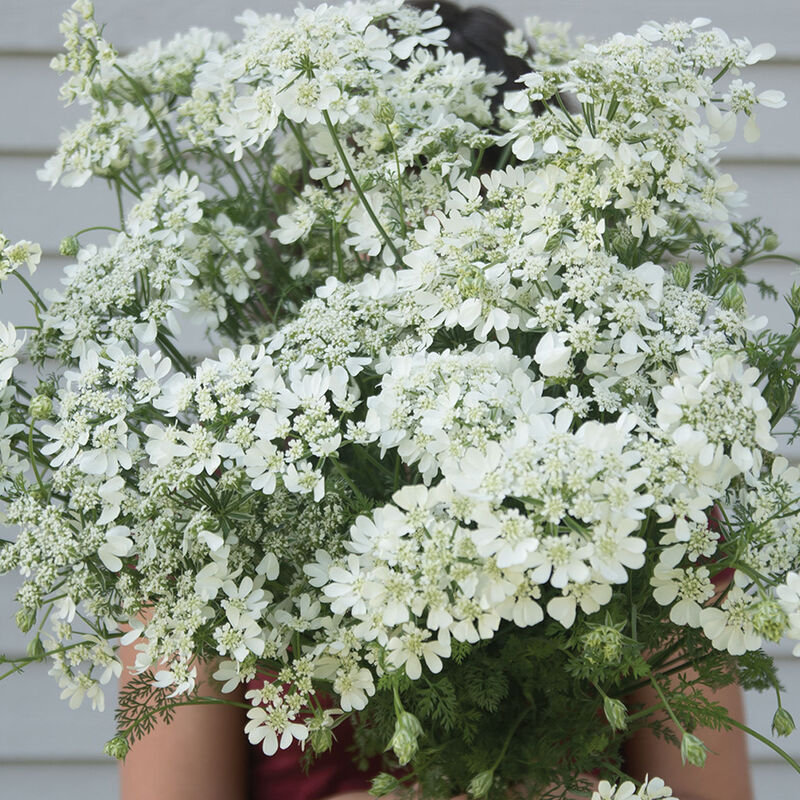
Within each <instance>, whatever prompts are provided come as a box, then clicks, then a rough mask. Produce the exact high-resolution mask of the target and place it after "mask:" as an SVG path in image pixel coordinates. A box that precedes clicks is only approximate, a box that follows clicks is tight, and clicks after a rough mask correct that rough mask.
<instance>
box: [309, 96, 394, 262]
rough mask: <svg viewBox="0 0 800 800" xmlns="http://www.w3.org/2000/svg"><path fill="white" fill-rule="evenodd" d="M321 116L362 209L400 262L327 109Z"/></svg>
mask: <svg viewBox="0 0 800 800" xmlns="http://www.w3.org/2000/svg"><path fill="white" fill-rule="evenodd" d="M322 116H323V117H324V118H325V124H326V125H327V126H328V131H329V132H330V134H331V137H332V138H333V143H334V145H335V146H336V151H337V152H338V153H339V158H340V159H341V160H342V164H344V168H345V171H346V172H347V175H348V177H349V178H350V183H351V184H352V185H353V188H354V189H355V190H356V194H357V195H358V199H359V200H361V204H362V205H363V206H364V210H365V211H366V212H367V214H368V215H369V218H370V219H371V220H372V224H373V225H374V226H375V227H376V228H377V229H378V233H380V235H381V237H382V238H383V241H384V242H386V245H387V247H388V248H389V249H390V250H391V251H392V253H393V254H394V257H395V259H396V260H397V263H398V264H400V263H402V258H401V257H400V251H399V250H398V249H397V247H395V244H394V242H393V241H392V240H391V239H390V238H389V234H387V233H386V231H385V230H384V228H383V225H381V223H380V220H379V219H378V217H377V215H376V214H375V212H374V211H373V210H372V206H371V205H370V204H369V202H368V201H367V197H366V195H365V194H364V190H363V189H362V188H361V184H360V183H359V182H358V180H357V179H356V175H355V173H354V172H353V168H352V167H351V166H350V162H349V161H348V159H347V156H346V155H345V152H344V148H343V147H342V143H341V142H340V141H339V137H338V136H337V134H336V128H335V127H334V125H333V122H331V116H330V114H328V112H327V111H323V112H322Z"/></svg>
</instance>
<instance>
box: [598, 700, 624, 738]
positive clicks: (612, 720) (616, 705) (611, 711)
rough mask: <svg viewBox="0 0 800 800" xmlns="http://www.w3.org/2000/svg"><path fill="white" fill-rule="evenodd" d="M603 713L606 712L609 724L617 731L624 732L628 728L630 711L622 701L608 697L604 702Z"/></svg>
mask: <svg viewBox="0 0 800 800" xmlns="http://www.w3.org/2000/svg"><path fill="white" fill-rule="evenodd" d="M603 711H604V712H605V715H606V719H607V720H608V724H609V725H610V726H611V727H612V728H613V729H614V730H615V731H624V730H625V728H627V727H628V709H627V708H626V707H625V703H623V702H622V700H617V699H615V698H612V697H606V699H605V700H603Z"/></svg>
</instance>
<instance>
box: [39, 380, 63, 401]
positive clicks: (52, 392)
mask: <svg viewBox="0 0 800 800" xmlns="http://www.w3.org/2000/svg"><path fill="white" fill-rule="evenodd" d="M57 391H58V387H57V386H56V384H55V381H53V380H46V381H39V385H38V386H37V387H36V394H41V395H44V396H45V397H55V396H56V393H57Z"/></svg>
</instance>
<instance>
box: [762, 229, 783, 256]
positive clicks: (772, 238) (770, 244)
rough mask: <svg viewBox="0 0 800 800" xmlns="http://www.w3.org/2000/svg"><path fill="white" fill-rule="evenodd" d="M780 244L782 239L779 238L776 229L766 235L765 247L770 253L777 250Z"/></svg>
mask: <svg viewBox="0 0 800 800" xmlns="http://www.w3.org/2000/svg"><path fill="white" fill-rule="evenodd" d="M779 244H780V240H779V239H778V235H777V234H776V233H775V232H774V231H770V232H769V233H768V234H767V235H766V236H765V237H764V249H765V250H766V251H767V252H768V253H771V252H772V251H773V250H777V249H778V245H779Z"/></svg>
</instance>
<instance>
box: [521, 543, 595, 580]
mask: <svg viewBox="0 0 800 800" xmlns="http://www.w3.org/2000/svg"><path fill="white" fill-rule="evenodd" d="M592 550H593V547H592V544H591V543H590V542H587V541H586V540H585V539H583V538H582V537H579V536H578V535H577V534H566V535H563V536H547V537H545V538H544V539H542V540H541V542H540V543H539V547H538V549H537V550H536V551H535V552H533V553H531V554H530V555H529V556H528V561H527V564H526V567H527V574H528V577H529V578H530V579H531V580H532V581H533V582H534V583H539V584H543V583H547V582H548V581H549V583H550V585H551V586H554V587H556V588H557V589H563V588H564V587H566V586H567V585H568V584H580V583H586V582H587V581H588V580H589V579H590V577H591V570H590V569H589V565H588V564H587V563H586V560H587V559H588V558H589V557H590V556H591V554H592Z"/></svg>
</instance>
